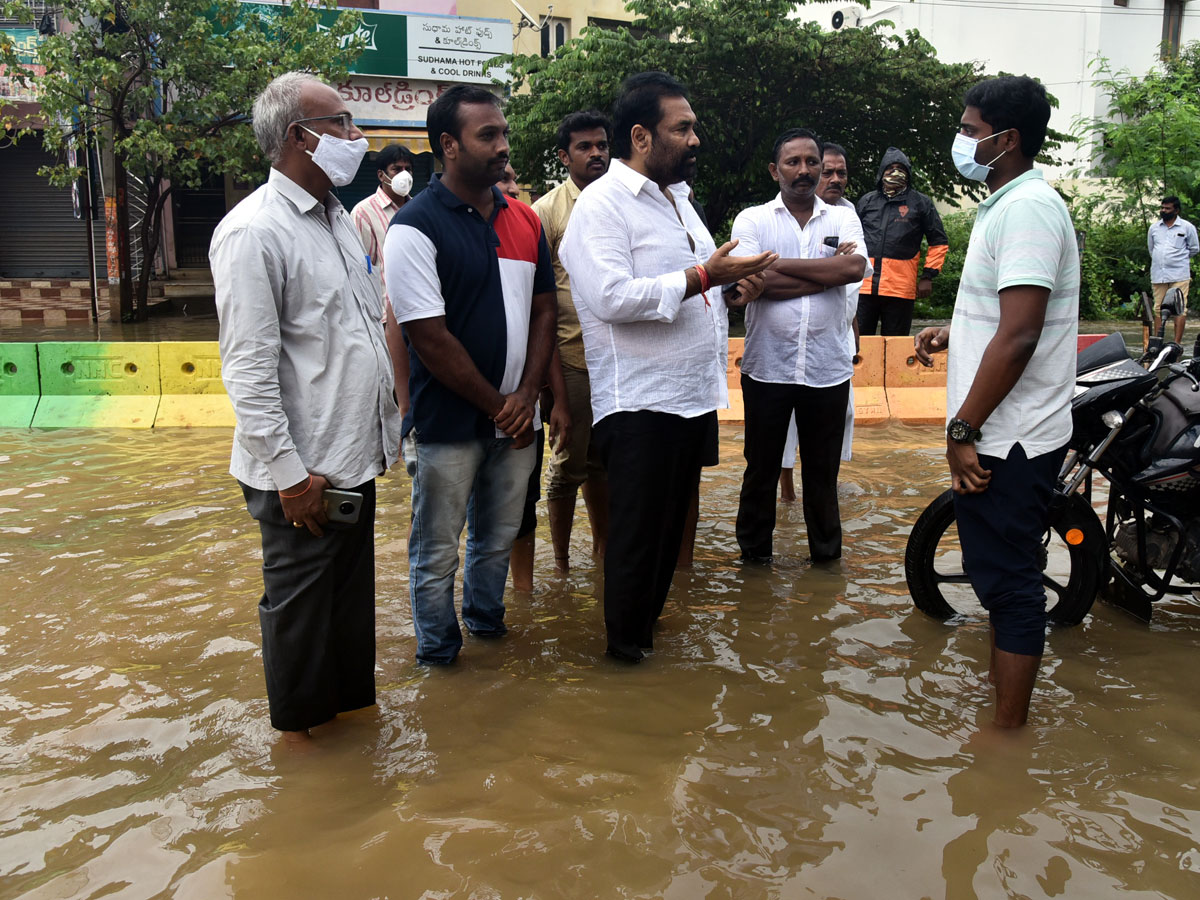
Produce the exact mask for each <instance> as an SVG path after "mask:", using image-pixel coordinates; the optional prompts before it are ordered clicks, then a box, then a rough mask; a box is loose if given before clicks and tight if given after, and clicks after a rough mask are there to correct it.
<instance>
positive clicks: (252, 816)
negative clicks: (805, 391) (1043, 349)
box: [0, 426, 1200, 900]
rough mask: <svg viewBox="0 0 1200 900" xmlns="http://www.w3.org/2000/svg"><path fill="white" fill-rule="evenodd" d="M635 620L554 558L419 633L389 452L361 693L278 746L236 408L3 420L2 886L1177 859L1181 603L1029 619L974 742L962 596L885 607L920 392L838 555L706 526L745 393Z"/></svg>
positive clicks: (1129, 867) (570, 886)
mask: <svg viewBox="0 0 1200 900" xmlns="http://www.w3.org/2000/svg"><path fill="white" fill-rule="evenodd" d="M722 437H723V442H722V456H723V460H722V465H721V467H720V468H718V469H713V470H707V471H706V472H705V482H704V486H703V496H702V511H701V524H700V534H699V539H698V541H697V553H696V557H697V562H696V566H695V568H694V569H693V570H692V571H690V572H685V573H681V574H680V575H679V576H678V577H677V579H676V587H675V590H674V592H673V593H672V597H671V600H670V601H669V602H668V604H667V611H666V615H665V617H664V620H663V622H662V627H661V631H660V637H659V639H658V640H657V653H656V654H655V655H654V656H653V657H652V658H650V659H649V660H647V662H646V663H645V664H643V665H641V666H639V667H636V668H624V667H616V666H615V665H614V664H611V663H609V662H608V661H606V660H605V659H603V658H602V657H601V656H600V655H599V654H600V651H601V650H602V649H603V639H602V626H601V610H600V606H599V603H598V600H597V588H598V585H597V581H596V578H595V575H594V573H593V572H592V570H591V566H590V563H589V561H588V559H587V556H586V553H585V545H587V544H588V541H589V539H588V537H587V533H586V527H584V526H583V525H582V523H583V522H585V521H586V520H585V519H583V517H582V506H581V510H580V518H579V519H578V520H577V523H578V524H577V528H576V535H575V552H574V559H575V563H576V566H577V571H576V572H575V573H573V574H572V575H571V576H570V577H569V578H567V579H565V580H557V579H555V578H554V577H553V576H552V575H551V573H550V554H549V552H548V550H547V547H546V545H545V544H544V543H541V541H543V540H544V539H547V538H548V535H547V533H546V528H545V526H544V524H543V526H542V527H541V528H539V532H538V538H539V552H538V568H537V573H536V574H537V581H538V587H537V589H536V591H535V592H534V594H533V595H532V596H531V597H530V596H512V595H511V594H510V597H509V622H510V624H511V626H512V633H511V634H510V635H509V637H508V638H506V639H505V640H503V641H500V642H494V643H478V642H472V641H471V640H470V639H469V638H468V642H467V645H466V648H465V650H464V652H463V654H462V657H461V659H460V662H459V664H458V665H456V666H454V667H453V668H450V669H439V670H434V671H427V670H423V669H419V668H417V667H416V666H415V665H414V663H413V661H412V657H413V651H414V641H413V636H412V628H411V622H410V616H409V611H408V598H407V564H406V557H405V543H404V540H405V532H406V528H407V520H408V502H407V490H408V484H407V481H406V479H404V478H403V477H402V476H401V477H395V476H393V477H392V478H391V479H390V480H389V481H387V482H385V483H382V484H381V491H380V504H381V519H380V521H379V523H378V548H379V552H378V557H379V577H378V594H379V605H378V629H377V630H378V635H379V641H378V684H379V706H378V708H377V709H376V710H372V711H366V712H362V713H356V714H353V715H350V716H346V717H342V718H341V719H339V720H338V722H337V723H335V724H334V725H332V726H327V727H325V728H323V729H319V730H318V732H317V734H318V737H319V740H318V742H317V748H316V751H315V753H313V754H311V755H308V756H297V755H295V754H291V753H287V752H285V751H282V750H280V749H278V748H276V747H274V741H273V733H272V731H271V730H270V728H269V726H268V725H267V719H266V712H267V710H266V702H265V700H264V697H263V679H262V669H261V660H260V658H259V653H258V640H259V637H258V624H257V614H256V608H255V607H256V603H257V601H258V595H259V592H260V590H261V581H260V572H259V564H260V563H259V538H258V532H257V528H256V527H255V526H254V523H253V522H252V521H251V520H250V519H249V518H248V517H247V515H246V512H245V510H244V508H243V506H242V503H241V498H240V494H239V493H238V491H237V490H236V489H235V486H234V484H233V482H232V481H231V480H230V478H229V477H228V476H227V475H226V465H227V457H228V445H229V439H230V434H229V432H227V431H211V432H205V431H194V432H184V431H168V432H159V433H151V432H146V433H125V432H105V431H88V432H78V431H75V432H48V433H40V434H29V433H24V432H4V433H2V434H0V577H2V578H3V581H2V583H3V585H4V587H5V595H6V597H7V600H6V601H5V602H4V603H3V606H2V609H0V654H2V656H0V658H2V659H3V666H2V667H0V896H4V897H28V898H35V897H36V898H41V897H46V898H49V897H55V898H60V897H101V896H105V897H109V896H111V897H121V898H141V897H180V898H213V897H239V898H262V897H281V896H285V895H289V896H302V897H331V896H337V897H346V898H364V900H366V898H379V897H389V898H408V897H422V896H424V897H429V898H444V897H464V898H466V897H476V898H501V897H503V898H533V897H537V898H559V897H562V898H608V897H662V898H671V900H675V898H688V900H690V898H713V900H716V898H759V897H763V898H767V897H779V898H792V897H796V898H810V897H815V898H825V897H838V898H876V897H883V896H888V897H898V898H918V897H930V898H941V897H946V898H952V900H957V898H969V897H980V898H988V897H1088V898H1091V897H1109V896H1117V895H1120V896H1134V897H1178V898H1184V897H1196V896H1200V874H1197V872H1198V870H1200V796H1198V791H1197V786H1198V784H1200V752H1198V751H1197V738H1198V737H1200V715H1198V714H1197V711H1196V705H1197V704H1196V700H1195V695H1196V687H1195V686H1196V683H1197V676H1196V670H1197V664H1198V663H1200V656H1198V655H1197V644H1198V643H1200V603H1198V604H1192V603H1189V602H1185V601H1182V600H1169V601H1167V603H1166V605H1165V606H1163V607H1161V608H1159V609H1158V610H1157V612H1156V620H1155V624H1154V625H1153V626H1152V627H1150V628H1146V627H1144V626H1142V625H1140V624H1138V623H1136V622H1134V621H1133V620H1132V619H1129V618H1127V617H1125V616H1124V615H1123V614H1121V613H1119V612H1116V611H1114V610H1112V609H1111V608H1107V607H1098V608H1097V609H1096V611H1095V613H1094V615H1093V616H1092V617H1090V618H1089V619H1088V621H1087V622H1086V623H1085V624H1084V625H1083V626H1081V627H1079V628H1076V629H1072V630H1065V631H1057V632H1054V633H1053V634H1051V636H1050V639H1049V645H1048V652H1047V657H1046V662H1045V665H1044V666H1043V672H1042V677H1041V679H1040V681H1039V684H1038V689H1037V692H1036V693H1035V696H1034V711H1033V720H1032V721H1033V724H1032V727H1031V728H1030V729H1028V730H1027V731H1026V733H1025V737H1024V739H1023V740H1022V741H1018V742H1016V743H1014V744H1012V745H1010V746H1000V747H994V746H985V745H983V744H981V742H980V738H979V737H978V734H979V732H980V726H981V725H982V724H984V723H986V722H987V721H988V720H989V719H990V710H989V702H990V694H989V691H988V690H987V689H986V685H985V684H984V683H983V681H982V677H981V676H982V673H983V670H984V662H985V659H986V653H987V631H986V626H984V625H982V624H979V623H976V624H967V625H963V626H959V627H957V628H948V627H945V626H942V625H940V624H939V623H936V622H933V621H931V620H929V619H927V618H925V617H924V616H922V615H921V614H919V613H914V612H912V611H911V608H910V604H909V602H908V598H907V595H906V592H905V586H904V577H903V565H902V554H903V547H904V541H905V538H906V535H907V533H908V529H909V527H910V525H911V523H912V522H913V520H914V519H915V518H916V515H917V514H918V512H919V510H920V509H921V508H922V507H923V506H924V504H925V503H926V502H927V501H928V500H929V499H931V498H932V497H933V496H934V495H936V494H937V493H938V492H940V491H941V490H942V487H943V484H944V480H945V477H944V474H943V466H944V461H943V459H942V455H941V450H940V449H939V448H938V446H937V444H938V429H936V428H931V429H909V428H903V427H900V426H889V427H887V428H876V429H869V428H862V429H859V431H858V435H857V438H858V441H857V444H856V454H855V459H854V461H853V462H852V463H850V464H848V465H847V466H845V467H844V468H843V477H842V480H843V486H842V512H843V519H844V521H845V527H846V537H845V542H846V559H845V561H844V564H843V568H842V571H841V573H829V572H816V571H809V570H808V569H806V568H805V566H804V564H803V562H802V560H803V557H804V555H805V545H804V540H803V520H802V516H801V514H800V510H799V509H798V508H796V507H787V508H784V507H781V508H780V510H781V511H780V525H779V528H778V531H777V541H778V544H777V550H778V551H779V552H780V554H781V557H782V559H781V560H780V562H779V563H778V564H777V566H776V567H775V568H774V569H773V570H764V569H752V570H747V569H742V568H740V567H739V566H737V565H736V564H735V563H734V562H733V557H734V549H735V544H734V539H733V522H734V514H735V511H736V505H737V490H738V484H739V480H740V475H741V467H740V465H739V460H740V448H741V432H740V430H739V429H734V428H731V427H726V428H725V429H724V430H723V435H722Z"/></svg>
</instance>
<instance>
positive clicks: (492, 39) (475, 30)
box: [242, 2, 513, 84]
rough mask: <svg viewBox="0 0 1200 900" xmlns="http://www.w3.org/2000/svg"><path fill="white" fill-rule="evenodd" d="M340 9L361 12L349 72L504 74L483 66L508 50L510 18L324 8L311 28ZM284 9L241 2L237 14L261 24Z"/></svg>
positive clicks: (473, 77)
mask: <svg viewBox="0 0 1200 900" xmlns="http://www.w3.org/2000/svg"><path fill="white" fill-rule="evenodd" d="M342 12H358V13H361V15H362V23H361V24H360V25H359V27H358V31H357V32H356V34H357V35H359V36H361V37H362V38H364V39H365V41H366V49H364V50H363V53H362V55H361V56H359V57H358V59H357V60H355V61H354V62H353V63H352V64H351V65H350V72H351V74H353V75H370V76H375V77H381V78H419V79H428V80H434V81H448V82H451V83H454V82H476V83H483V84H489V83H491V81H492V79H493V77H495V78H501V79H507V77H508V73H507V71H506V70H505V69H504V68H494V69H488V70H487V71H485V70H484V67H483V64H484V63H485V62H487V61H488V60H489V59H492V58H494V57H496V56H502V55H504V54H508V53H512V44H513V39H512V23H511V22H509V21H508V20H507V19H475V18H467V17H465V16H434V15H409V14H407V13H395V12H388V11H385V10H343V9H327V10H321V11H320V12H319V17H320V24H318V25H317V28H318V29H322V30H328V29H330V28H332V27H333V25H334V23H335V22H336V21H337V17H338V16H339V15H340V14H341V13H342ZM287 14H288V7H287V6H280V5H276V4H269V3H253V2H250V3H243V4H242V16H243V18H249V17H253V18H256V19H258V20H259V21H261V22H263V23H266V24H270V22H271V21H273V20H274V19H276V18H278V17H280V16H284V15H287ZM350 40H351V37H350V36H347V37H346V38H344V39H343V41H342V45H343V46H349V43H350Z"/></svg>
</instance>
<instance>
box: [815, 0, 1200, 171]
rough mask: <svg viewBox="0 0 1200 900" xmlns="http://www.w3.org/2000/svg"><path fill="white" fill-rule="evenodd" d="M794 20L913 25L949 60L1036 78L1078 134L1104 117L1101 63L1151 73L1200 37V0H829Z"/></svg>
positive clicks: (1068, 164) (1068, 152)
mask: <svg viewBox="0 0 1200 900" xmlns="http://www.w3.org/2000/svg"><path fill="white" fill-rule="evenodd" d="M796 17H797V18H799V19H801V20H803V21H814V22H817V23H819V24H821V25H822V26H823V27H825V28H827V29H830V30H836V29H841V28H856V27H862V26H864V25H868V24H872V23H875V22H881V21H884V22H890V23H892V24H891V25H889V26H887V29H888V30H889V31H892V32H894V33H896V34H904V32H906V31H908V30H910V29H916V30H917V31H919V32H920V33H921V36H922V37H923V38H925V40H927V41H929V43H931V44H932V45H933V46H934V48H935V49H936V50H937V55H938V58H939V59H940V60H941V61H942V62H947V63H957V62H979V63H982V64H983V67H984V70H985V71H986V72H989V73H996V72H1011V73H1015V74H1021V75H1029V76H1031V77H1033V78H1036V79H1038V80H1039V81H1041V82H1042V84H1044V85H1045V86H1046V89H1047V90H1048V91H1049V92H1050V93H1051V94H1053V95H1054V96H1055V97H1057V98H1058V101H1059V106H1058V108H1057V109H1055V110H1053V112H1052V114H1051V118H1050V127H1052V128H1054V129H1056V130H1058V131H1061V132H1064V133H1072V132H1073V131H1075V123H1076V122H1077V121H1078V120H1080V119H1089V118H1092V117H1094V116H1103V115H1105V114H1106V112H1107V105H1108V98H1107V97H1106V95H1105V93H1104V91H1103V90H1101V89H1100V88H1099V87H1098V86H1097V81H1098V76H1097V74H1096V72H1095V70H1094V62H1095V60H1096V59H1097V58H1098V57H1105V58H1107V59H1108V60H1109V61H1110V63H1111V65H1112V67H1113V69H1114V70H1117V71H1120V70H1128V71H1129V72H1130V73H1131V74H1133V75H1144V74H1145V73H1146V72H1147V71H1149V70H1150V69H1151V68H1152V67H1153V66H1154V64H1155V63H1156V62H1157V61H1158V60H1159V58H1160V53H1161V49H1162V48H1163V46H1164V45H1165V47H1166V48H1167V50H1168V52H1170V50H1172V49H1174V50H1178V48H1179V47H1180V46H1182V45H1183V44H1186V43H1188V42H1190V41H1195V40H1200V3H1188V2H1186V0H1007V2H1004V3H993V2H982V0H911V2H909V0H905V2H899V3H888V2H886V0H875V2H873V3H872V4H871V7H870V9H867V8H866V7H864V6H862V5H861V4H856V3H847V2H840V0H832V2H829V0H826V2H817V3H808V4H806V5H804V6H800V7H797V10H796ZM1059 155H1060V157H1061V158H1062V159H1063V165H1062V166H1061V167H1060V169H1059V170H1058V173H1057V174H1059V175H1065V174H1067V173H1068V172H1070V171H1072V170H1074V169H1076V168H1079V167H1086V165H1087V163H1088V161H1089V158H1090V156H1089V149H1088V147H1087V145H1086V144H1082V143H1081V144H1074V145H1066V146H1064V147H1063V148H1062V150H1061V151H1060V154H1059Z"/></svg>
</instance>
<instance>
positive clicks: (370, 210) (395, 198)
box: [350, 144, 413, 416]
mask: <svg viewBox="0 0 1200 900" xmlns="http://www.w3.org/2000/svg"><path fill="white" fill-rule="evenodd" d="M412 172H413V155H412V153H411V152H409V149H408V148H407V147H404V146H402V145H400V144H388V145H387V146H386V147H384V148H383V149H382V150H380V151H379V154H378V155H377V156H376V157H375V175H376V177H377V178H378V179H379V187H377V188H376V189H375V193H374V194H372V195H371V196H370V197H366V198H365V199H363V200H360V201H359V202H358V204H356V205H355V207H354V210H353V211H352V212H351V213H350V218H351V219H353V220H354V226H355V227H356V228H357V229H358V235H359V237H361V238H362V242H363V248H364V249H365V250H366V251H367V256H369V257H370V259H371V271H372V272H373V273H374V274H375V277H376V278H378V279H379V283H380V284H381V285H383V284H384V281H383V238H384V236H385V235H386V234H387V229H388V225H390V224H391V222H392V217H393V216H394V215H396V213H398V212H399V211H400V209H401V207H403V206H404V204H405V203H407V202H408V198H409V195H410V194H411V193H412V186H413V177H412ZM383 306H384V314H385V319H384V324H385V326H386V328H385V332H386V335H387V342H388V351H389V352H390V353H391V354H392V370H393V372H394V373H395V383H396V402H397V403H398V404H399V405H400V415H402V416H404V415H407V414H408V350H407V349H406V348H405V346H404V336H403V335H402V334H401V333H400V326H399V325H397V324H396V319H395V316H393V315H392V304H391V303H390V302H388V296H387V288H386V286H384V291H383Z"/></svg>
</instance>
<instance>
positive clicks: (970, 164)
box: [950, 128, 1012, 181]
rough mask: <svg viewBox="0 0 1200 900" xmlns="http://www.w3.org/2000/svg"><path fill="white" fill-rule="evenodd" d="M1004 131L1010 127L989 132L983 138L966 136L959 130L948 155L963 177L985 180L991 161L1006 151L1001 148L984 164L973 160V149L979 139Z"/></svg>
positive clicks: (990, 137) (996, 135)
mask: <svg viewBox="0 0 1200 900" xmlns="http://www.w3.org/2000/svg"><path fill="white" fill-rule="evenodd" d="M1005 131H1012V129H1011V128H1005V129H1004V131H997V132H996V133H995V134H989V135H988V136H987V137H985V138H972V137H967V136H966V135H965V134H963V133H962V132H961V131H960V132H959V133H958V134H956V135H955V136H954V143H953V145H951V147H950V155H951V156H952V157H953V158H954V167H955V168H956V169H958V171H959V173H960V174H961V175H962V176H963V178H970V179H971V180H972V181H987V177H988V175H990V174H991V173H992V163H994V162H995V161H996V160H997V159H999V158H1000V157H1001V156H1003V155H1004V154H1005V153H1007V152H1008V151H1007V150H1001V151H1000V152H999V153H997V154H996V156H995V157H994V158H993V159H992V161H991V162H989V163H987V164H986V165H985V164H984V163H979V162H975V149H976V148H977V147H978V146H979V142H980V141H981V140H983V141H987V140H991V139H992V138H994V137H998V136H999V135H1002V134H1004V132H1005Z"/></svg>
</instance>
